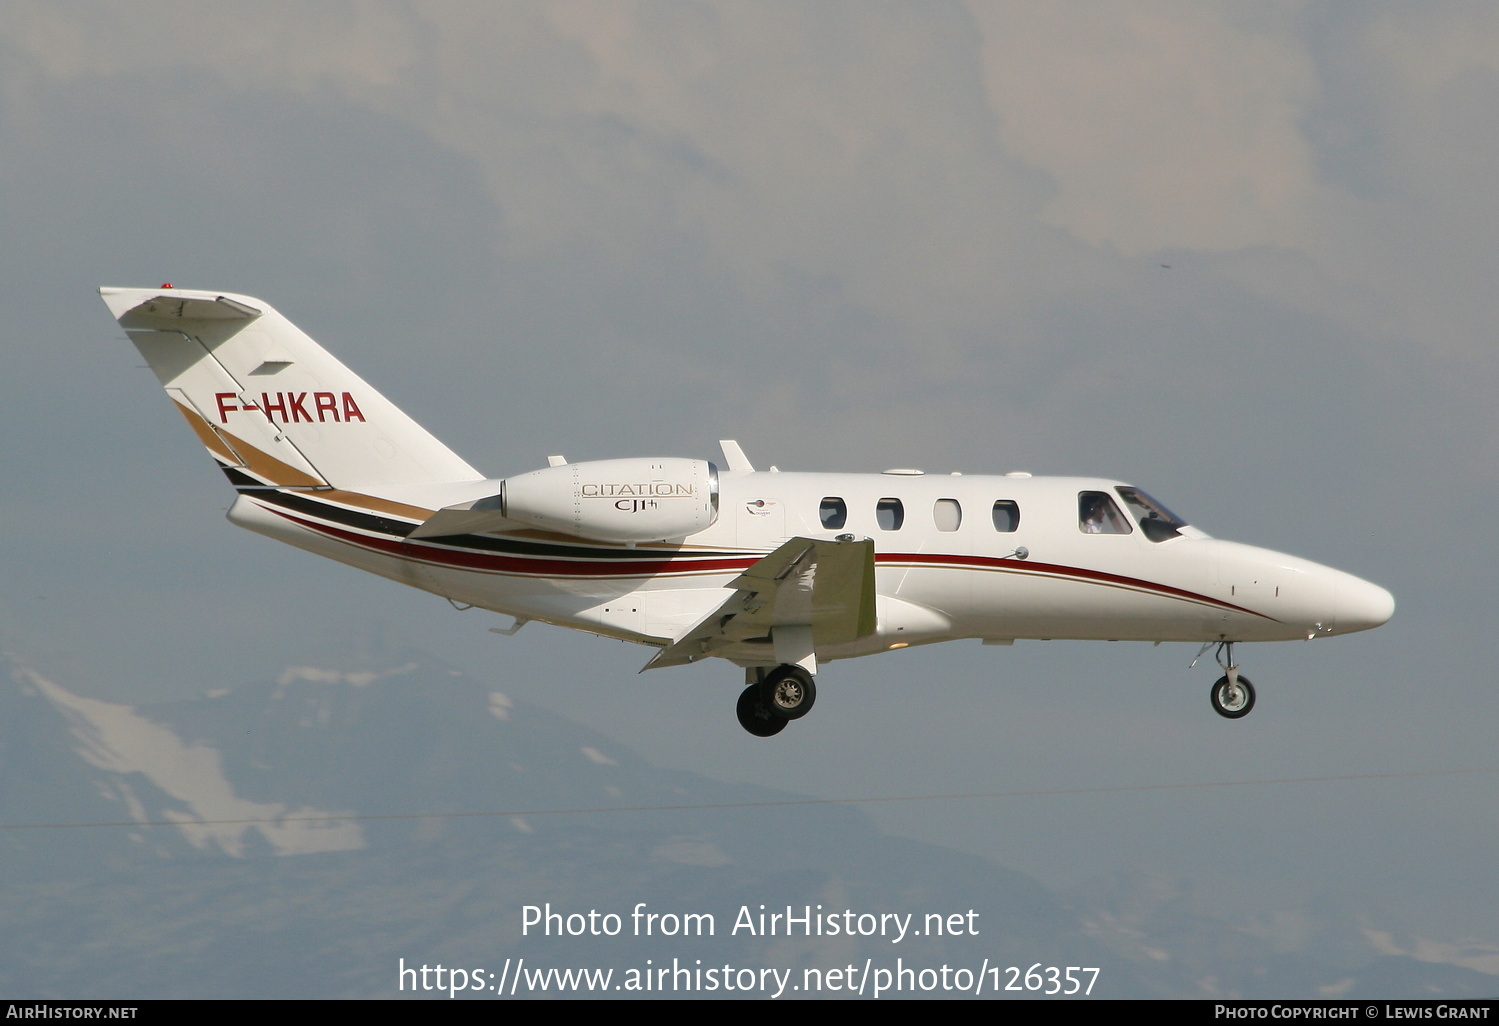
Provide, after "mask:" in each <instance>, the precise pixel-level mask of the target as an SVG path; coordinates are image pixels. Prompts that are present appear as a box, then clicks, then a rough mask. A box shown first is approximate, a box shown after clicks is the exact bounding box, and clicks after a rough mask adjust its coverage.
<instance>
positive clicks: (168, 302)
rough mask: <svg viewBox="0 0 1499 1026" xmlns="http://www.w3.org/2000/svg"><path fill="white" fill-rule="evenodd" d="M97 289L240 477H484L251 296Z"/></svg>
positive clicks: (307, 481) (379, 481)
mask: <svg viewBox="0 0 1499 1026" xmlns="http://www.w3.org/2000/svg"><path fill="white" fill-rule="evenodd" d="M99 294H100V295H101V296H102V297H103V299H104V302H105V303H106V304H108V306H109V309H110V312H111V313H113V314H114V316H115V317H116V318H117V319H118V320H119V322H120V325H121V327H123V328H124V329H125V331H126V333H127V334H128V335H129V336H130V340H131V341H132V342H134V343H135V346H136V348H137V349H139V350H140V352H141V355H142V356H144V357H145V358H146V362H147V363H148V364H149V365H150V366H151V369H152V370H153V371H154V372H155V373H156V376H157V378H158V379H159V380H160V381H161V383H162V385H163V386H164V387H165V388H166V390H167V395H168V396H169V397H171V399H172V401H173V402H174V403H175V404H176V405H177V408H178V410H179V411H180V412H181V413H182V415H183V416H184V417H186V418H187V421H188V423H189V424H190V425H191V426H192V428H193V431H194V433H196V434H197V436H198V438H199V440H200V441H202V443H203V444H204V446H205V447H207V449H208V451H209V452H210V453H211V454H212V455H213V457H214V458H215V459H216V460H218V461H219V462H220V463H221V464H222V465H224V466H225V467H228V468H233V469H235V470H236V471H237V472H238V473H239V474H241V475H244V476H245V477H248V478H251V479H253V480H254V481H256V482H258V483H261V484H265V485H272V486H276V487H283V488H285V487H290V488H318V487H328V486H331V487H334V488H340V489H349V490H354V491H360V492H366V493H374V494H378V493H380V492H381V491H385V490H390V489H400V488H407V487H410V486H421V485H429V484H438V483H445V482H454V481H473V480H477V479H479V478H481V477H482V476H483V475H481V474H480V473H479V472H478V471H476V470H474V468H473V467H470V466H469V465H468V464H467V463H465V462H464V461H463V460H462V459H460V458H459V457H458V456H457V455H456V454H455V453H454V452H453V451H452V450H451V449H449V448H448V447H447V446H445V445H443V444H442V443H441V442H439V441H438V440H437V439H436V438H434V437H433V436H432V435H431V434H430V433H428V432H427V431H426V429H424V428H423V427H422V426H421V425H419V424H417V423H416V421H414V420H412V419H411V418H410V417H408V416H406V414H404V413H402V412H401V411H400V410H399V409H397V408H396V407H395V406H394V405H393V404H392V403H391V402H390V401H389V400H388V399H386V398H385V397H384V396H383V395H381V394H380V393H379V392H377V391H375V390H374V389H373V388H371V387H370V386H369V384H368V383H366V382H365V381H364V379H363V378H361V377H359V376H358V375H357V374H355V373H354V372H352V371H351V370H349V369H348V368H347V367H345V366H344V365H343V364H342V363H340V362H339V361H338V360H336V359H334V358H333V357H332V356H330V355H329V354H328V353H327V352H326V351H325V350H324V349H323V348H322V347H321V346H319V345H318V344H317V343H316V342H314V341H313V340H312V339H311V338H309V337H308V336H307V335H306V334H304V333H303V332H302V331H301V330H300V329H298V328H297V327H296V325H294V324H292V323H291V322H290V321H288V320H287V319H286V318H285V317H283V316H281V314H279V313H277V312H276V311H275V310H274V309H272V308H271V307H270V306H269V305H267V304H265V303H263V302H261V301H260V300H258V299H253V298H251V297H249V296H236V295H229V294H226V293H219V292H194V291H188V290H186V289H172V288H165V289H114V288H104V289H100V290H99Z"/></svg>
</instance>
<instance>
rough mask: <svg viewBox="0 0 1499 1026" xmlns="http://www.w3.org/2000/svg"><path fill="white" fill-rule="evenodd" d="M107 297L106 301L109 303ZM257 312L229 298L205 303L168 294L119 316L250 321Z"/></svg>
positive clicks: (253, 308)
mask: <svg viewBox="0 0 1499 1026" xmlns="http://www.w3.org/2000/svg"><path fill="white" fill-rule="evenodd" d="M108 298H109V297H108V296H105V299H106V300H108ZM260 314H261V311H260V310H257V309H256V308H255V307H253V306H250V305H248V304H246V303H241V302H239V301H238V300H236V299H230V298H229V297H228V296H216V297H214V298H213V299H205V298H202V297H194V296H174V295H172V294H171V293H169V292H163V293H161V294H160V295H157V296H152V297H151V298H150V299H148V300H146V301H145V302H144V303H141V304H139V305H137V306H133V307H131V308H130V309H129V310H124V311H121V312H120V314H119V315H118V316H125V315H129V316H131V317H132V318H134V317H143V318H144V317H151V318H166V319H171V320H183V321H253V320H254V319H255V318H257V317H259V316H260Z"/></svg>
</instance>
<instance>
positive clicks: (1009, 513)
mask: <svg viewBox="0 0 1499 1026" xmlns="http://www.w3.org/2000/svg"><path fill="white" fill-rule="evenodd" d="M992 515H993V517H994V529H995V530H996V531H999V532H1000V533H1002V534H1010V533H1012V532H1014V531H1016V530H1019V528H1020V507H1019V506H1017V505H1016V504H1015V500H1014V499H995V500H994V510H993V513H992Z"/></svg>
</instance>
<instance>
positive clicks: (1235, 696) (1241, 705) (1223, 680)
mask: <svg viewBox="0 0 1499 1026" xmlns="http://www.w3.org/2000/svg"><path fill="white" fill-rule="evenodd" d="M1218 665H1219V666H1221V667H1223V669H1224V670H1225V671H1227V672H1226V673H1225V674H1224V675H1223V676H1222V677H1219V678H1218V680H1217V682H1216V683H1214V684H1213V690H1212V691H1210V692H1208V699H1209V700H1210V701H1211V702H1212V703H1213V712H1215V713H1217V714H1218V715H1219V716H1222V717H1224V718H1225V719H1230V720H1237V719H1238V718H1239V717H1241V716H1248V715H1249V710H1251V709H1253V708H1254V685H1253V684H1251V683H1249V678H1248V677H1240V676H1239V665H1238V664H1237V663H1235V662H1234V643H1233V642H1232V641H1225V642H1223V643H1221V644H1220V645H1219V646H1218Z"/></svg>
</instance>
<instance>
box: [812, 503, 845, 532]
mask: <svg viewBox="0 0 1499 1026" xmlns="http://www.w3.org/2000/svg"><path fill="white" fill-rule="evenodd" d="M817 517H818V519H820V520H821V521H822V526H823V527H826V528H827V529H828V530H829V531H836V530H838V528H840V527H842V526H843V525H844V524H846V523H848V503H846V502H844V501H843V500H842V499H840V498H838V497H837V496H836V495H829V496H828V497H827V498H825V499H823V500H822V505H820V506H818V507H817Z"/></svg>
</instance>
